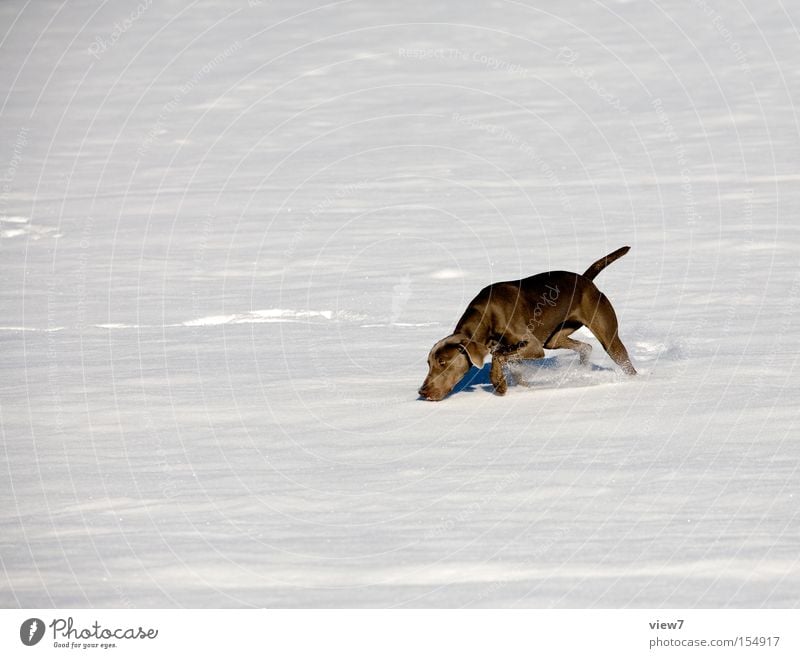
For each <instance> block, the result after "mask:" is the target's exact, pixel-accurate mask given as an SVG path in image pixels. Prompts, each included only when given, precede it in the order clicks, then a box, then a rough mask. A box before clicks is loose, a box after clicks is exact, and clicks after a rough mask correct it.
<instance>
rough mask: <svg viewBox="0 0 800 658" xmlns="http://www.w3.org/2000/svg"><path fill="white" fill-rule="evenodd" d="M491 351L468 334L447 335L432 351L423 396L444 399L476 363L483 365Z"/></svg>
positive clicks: (432, 399)
mask: <svg viewBox="0 0 800 658" xmlns="http://www.w3.org/2000/svg"><path fill="white" fill-rule="evenodd" d="M488 352H489V351H488V349H486V347H484V346H483V345H481V344H480V343H476V342H475V341H473V340H471V339H470V338H469V337H467V336H465V335H464V334H452V335H450V336H447V337H446V338H443V339H442V340H440V341H439V342H438V343H436V345H434V346H433V347H432V348H431V351H430V353H429V354H428V376H427V377H425V381H424V382H422V386H421V387H420V389H419V394H420V396H421V397H423V398H424V399H426V400H430V401H431V402H438V401H439V400H443V399H444V398H445V397H447V395H448V393H450V391H452V390H453V388H454V387H455V385H456V384H458V382H459V381H461V378H462V377H463V376H464V375H466V374H467V373H468V372H469V369H470V368H471V367H472V366H473V365H475V366H478V367H479V368H480V367H481V366H482V365H483V360H484V359H485V358H486V355H487V354H488Z"/></svg>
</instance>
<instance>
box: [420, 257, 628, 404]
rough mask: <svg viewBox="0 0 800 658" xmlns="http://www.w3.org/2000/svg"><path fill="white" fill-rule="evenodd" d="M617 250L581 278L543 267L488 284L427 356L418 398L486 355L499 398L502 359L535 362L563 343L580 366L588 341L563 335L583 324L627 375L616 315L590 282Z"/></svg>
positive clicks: (437, 391) (436, 396)
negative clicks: (530, 273) (540, 271)
mask: <svg viewBox="0 0 800 658" xmlns="http://www.w3.org/2000/svg"><path fill="white" fill-rule="evenodd" d="M629 250H630V247H622V248H621V249H617V250H616V251H615V252H613V253H611V254H609V255H608V256H605V257H603V258H601V259H600V260H598V261H596V262H595V263H592V265H591V266H590V267H589V269H587V270H586V271H585V272H584V273H583V274H582V275H581V274H576V273H575V272H560V271H559V272H545V273H543V274H536V275H534V276H529V277H528V278H526V279H520V280H519V281H503V282H500V283H493V284H492V285H490V286H487V287H486V288H484V289H483V290H481V291H480V292H479V293H478V295H477V296H476V297H475V299H473V300H472V301H471V302H470V303H469V306H467V310H466V311H464V314H463V315H462V316H461V319H460V320H459V321H458V324H457V325H456V328H455V331H454V332H453V333H452V334H451V335H449V336H447V337H446V338H443V339H442V340H440V341H439V342H438V343H436V344H435V345H434V346H433V348H432V349H431V351H430V354H428V376H427V377H426V378H425V381H424V382H423V384H422V387H421V388H420V389H419V394H420V396H421V397H422V398H424V399H426V400H431V401H434V402H436V401H439V400H442V399H444V398H445V397H446V396H447V395H448V394H449V393H450V391H452V390H453V387H454V386H455V385H456V384H457V383H458V382H459V381H460V380H461V378H462V377H463V376H464V375H465V374H467V372H468V371H469V369H470V367H471V366H473V365H474V366H477V367H479V368H480V367H482V366H483V361H484V359H485V358H486V356H487V355H489V354H491V355H492V369H491V373H490V379H491V382H492V385H493V386H494V388H495V392H496V393H497V394H498V395H504V394H505V392H506V390H507V389H508V384H507V382H506V377H505V373H504V372H503V366H504V365H505V364H506V363H507V362H509V361H517V360H520V359H541V358H542V357H544V348H547V349H558V348H562V347H564V348H567V349H570V350H575V351H576V352H577V353H578V354H580V357H581V358H580V360H581V363H584V364H585V363H587V362H588V359H589V354H590V353H591V351H592V346H591V345H589V344H588V343H582V342H581V341H579V340H575V339H573V338H570V337H569V335H570V334H571V333H573V332H574V331H577V330H578V329H580V328H581V327H582V326H584V325H586V326H587V327H588V328H589V330H590V331H591V332H592V333H593V334H594V335H595V336H596V337H597V339H598V340H599V341H600V344H601V345H602V346H603V349H604V350H605V351H606V352H608V355H609V356H610V357H611V358H612V359H613V360H614V362H615V363H616V364H617V365H618V366H619V367H620V368H622V370H623V372H625V373H626V374H628V375H635V374H636V370H635V369H634V367H633V365H632V364H631V360H630V357H629V356H628V351H627V350H626V349H625V346H624V345H623V344H622V341H621V340H620V339H619V336H618V335H617V328H618V327H617V316H616V314H615V313H614V308H613V307H612V306H611V302H609V301H608V298H607V297H606V296H605V295H604V294H603V293H602V292H600V291H599V290H598V289H597V286H595V285H594V283H592V279H594V278H595V277H596V276H597V275H598V274H599V273H600V272H601V271H602V270H603V268H605V267H607V266H608V265H610V264H611V263H613V262H614V261H615V260H617V259H618V258H621V257H622V256H624V255H625V254H627V253H628V251H629Z"/></svg>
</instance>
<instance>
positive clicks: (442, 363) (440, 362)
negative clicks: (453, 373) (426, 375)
mask: <svg viewBox="0 0 800 658" xmlns="http://www.w3.org/2000/svg"><path fill="white" fill-rule="evenodd" d="M439 365H440V366H442V367H444V366H446V365H447V361H445V360H444V359H439Z"/></svg>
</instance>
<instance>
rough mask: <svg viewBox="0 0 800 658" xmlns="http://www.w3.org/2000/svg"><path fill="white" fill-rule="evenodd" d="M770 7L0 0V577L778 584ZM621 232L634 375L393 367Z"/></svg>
mask: <svg viewBox="0 0 800 658" xmlns="http://www.w3.org/2000/svg"><path fill="white" fill-rule="evenodd" d="M797 18H798V13H797V6H796V5H794V4H789V3H781V2H776V3H762V2H744V3H743V2H732V3H731V2H718V1H716V0H702V1H699V2H666V3H663V2H659V3H654V2H649V1H646V0H642V1H638V2H584V3H570V4H569V6H567V7H563V8H558V9H554V8H552V7H551V6H550V3H536V2H511V1H497V2H452V3H448V4H447V5H434V4H431V3H429V2H422V1H421V0H420V1H411V2H403V3H394V2H391V3H390V2H367V1H366V0H364V1H359V0H357V1H352V2H347V1H345V2H338V3H331V4H328V5H322V4H321V3H319V4H316V3H314V2H305V3H298V2H289V1H282V2H251V3H248V2H230V3H219V2H211V1H208V2H200V1H197V2H184V1H181V0H178V1H166V0H164V1H158V2H152V3H150V2H147V1H146V0H142V3H141V4H140V5H139V6H138V8H137V5H135V4H133V3H128V2H107V3H103V4H99V5H98V4H97V3H93V2H77V1H75V2H72V1H71V2H69V3H65V4H59V3H56V2H36V3H24V2H4V3H2V5H0V25H2V26H3V27H2V42H0V58H2V61H3V66H2V70H1V71H0V93H2V105H1V106H0V166H2V169H1V170H0V174H2V176H3V188H2V196H1V197H0V263H1V264H0V268H1V269H0V276H1V277H2V279H1V283H2V285H0V354H1V355H2V357H1V358H0V368H1V369H2V370H0V559H1V564H2V569H0V605H3V606H6V607H17V606H22V607H49V606H62V607H63V606H79V607H122V608H128V607H130V608H140V607H175V606H195V607H206V606H214V607H247V606H283V607H306V606H320V607H327V606H344V607H347V606H381V607H392V606H406V607H437V606H448V607H461V606H466V607H495V606H502V607H504V606H520V607H545V606H556V607H662V606H672V607H695V606H696V607H707V606H712V607H742V606H746V607H762V606H769V607H794V606H796V605H797V604H798V601H799V599H798V592H800V568H798V567H800V562H799V561H798V560H799V558H798V556H800V551H798V545H799V543H800V542H799V541H798V540H800V514H799V512H798V510H800V505H798V497H800V478H799V477H798V470H797V469H798V463H800V441H798V434H797V400H798V399H800V385H798V381H800V379H799V378H798V361H797V357H798V348H797V338H798V329H797V317H798V304H799V303H800V274H799V273H798V248H799V247H800V233H798V231H799V230H800V229H799V228H798V226H799V225H798V222H797V217H798V210H800V203H799V201H800V191H799V188H798V182H799V181H800V175H798V171H797V163H798V156H800V138H799V137H798V119H797V114H796V109H795V104H794V99H795V98H796V96H797V93H798V67H797V52H798V51H797V46H798V33H797V27H796V25H797ZM625 244H629V245H631V246H632V250H631V252H630V253H629V254H628V255H627V256H625V257H624V258H623V259H622V260H620V261H618V262H616V263H614V264H613V265H612V266H611V267H609V269H607V270H606V271H604V272H603V273H602V274H601V275H600V276H599V277H598V279H597V284H598V285H599V287H600V288H601V289H602V290H603V291H604V292H605V293H606V294H607V295H608V296H609V298H610V299H611V301H612V303H613V304H614V307H615V309H616V311H617V314H618V316H619V318H620V332H621V337H622V339H623V341H624V342H625V343H626V345H627V346H628V349H629V350H630V352H631V356H632V359H633V361H634V363H635V365H636V367H637V368H638V370H639V372H640V376H639V377H638V378H636V379H628V378H625V377H624V376H623V375H622V374H621V373H620V372H619V370H618V368H616V367H615V366H614V365H613V363H612V362H611V361H610V359H609V358H608V357H607V356H606V355H605V354H604V353H603V351H602V349H600V347H599V345H597V342H596V341H595V340H594V339H593V338H591V337H589V338H587V340H590V341H592V342H593V344H594V345H595V350H594V354H593V356H592V362H593V366H592V368H590V369H582V368H580V367H579V366H578V364H577V359H576V357H575V355H573V354H572V353H569V352H551V353H549V354H548V356H547V358H546V359H545V360H543V361H541V362H538V363H536V362H533V363H530V364H528V365H526V366H525V367H524V369H523V371H522V372H521V376H522V379H523V385H519V386H516V387H512V388H511V390H510V391H509V393H508V395H507V396H506V397H504V398H499V397H497V396H495V395H493V394H492V391H491V387H490V386H489V384H488V377H487V375H486V371H485V370H484V371H483V372H481V373H480V374H478V376H477V377H476V379H475V380H474V381H473V383H472V384H471V385H470V386H467V387H466V388H465V389H464V390H461V391H460V392H457V393H456V394H454V395H453V396H451V397H450V398H449V399H447V400H445V401H443V402H441V403H437V404H432V403H425V402H422V401H419V400H417V395H416V390H417V388H418V387H419V385H420V384H421V383H422V380H423V377H424V375H425V372H426V365H425V359H426V356H427V352H428V349H429V348H430V346H431V345H432V344H433V343H434V342H435V341H437V340H438V339H440V338H442V337H443V336H444V335H446V334H448V333H450V332H451V331H452V328H453V326H454V325H455V322H456V321H457V319H458V317H459V315H460V314H461V312H462V311H463V310H464V308H465V307H466V305H467V303H468V302H469V300H470V299H471V298H472V296H473V295H475V294H476V293H477V291H478V290H480V288H482V287H483V286H485V285H486V284H488V283H490V282H492V281H498V280H505V279H513V278H518V277H521V276H527V275H530V274H534V273H537V272H541V271H546V270H548V269H566V270H576V271H579V272H580V271H583V270H584V269H585V268H586V267H587V266H588V265H589V264H590V263H591V262H592V261H594V260H595V259H597V258H599V257H601V256H603V255H604V254H606V253H608V252H610V251H612V250H614V249H616V248H618V247H620V246H622V245H625ZM487 367H488V366H487Z"/></svg>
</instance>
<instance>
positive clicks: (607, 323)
mask: <svg viewBox="0 0 800 658" xmlns="http://www.w3.org/2000/svg"><path fill="white" fill-rule="evenodd" d="M597 292H598V295H597V296H595V295H592V297H593V299H591V300H586V301H587V302H588V304H587V303H586V302H584V304H582V305H581V306H582V309H581V310H582V311H583V315H584V318H582V320H583V321H584V324H585V325H586V326H587V327H589V330H590V331H591V332H592V333H593V334H594V335H595V336H596V337H597V340H599V341H600V344H601V345H602V346H603V349H604V350H605V351H606V352H608V355H609V356H610V357H611V358H612V359H613V360H614V363H616V364H617V365H618V366H619V367H620V368H622V372H624V373H625V374H626V375H635V374H636V369H635V368H634V367H633V364H632V363H631V358H630V356H628V350H627V349H625V345H623V344H622V341H621V340H620V339H619V334H618V331H619V326H618V324H617V314H616V313H614V307H613V306H611V302H610V301H608V298H607V297H606V296H605V295H604V294H603V293H602V292H600V291H599V290H598V291H597ZM587 306H588V307H589V308H586V307H587ZM587 311H588V312H587Z"/></svg>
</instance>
